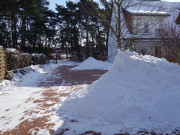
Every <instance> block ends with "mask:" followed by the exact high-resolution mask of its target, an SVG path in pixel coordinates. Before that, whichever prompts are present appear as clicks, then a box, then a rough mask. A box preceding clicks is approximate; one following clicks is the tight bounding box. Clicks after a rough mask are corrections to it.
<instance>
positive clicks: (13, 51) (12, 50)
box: [6, 48, 18, 53]
mask: <svg viewBox="0 0 180 135" xmlns="http://www.w3.org/2000/svg"><path fill="white" fill-rule="evenodd" d="M6 51H7V52H8V53H18V51H17V50H16V49H15V48H6Z"/></svg>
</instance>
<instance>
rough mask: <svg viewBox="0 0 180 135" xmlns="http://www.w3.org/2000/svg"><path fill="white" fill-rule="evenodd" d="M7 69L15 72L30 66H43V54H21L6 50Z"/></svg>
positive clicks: (44, 57)
mask: <svg viewBox="0 0 180 135" xmlns="http://www.w3.org/2000/svg"><path fill="white" fill-rule="evenodd" d="M6 50H7V69H8V71H10V70H15V69H18V68H24V67H27V66H30V65H31V64H33V65H37V64H45V62H46V56H45V55H44V54H29V53H21V52H19V51H17V50H16V49H14V48H7V49H6Z"/></svg>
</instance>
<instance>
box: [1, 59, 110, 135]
mask: <svg viewBox="0 0 180 135" xmlns="http://www.w3.org/2000/svg"><path fill="white" fill-rule="evenodd" d="M84 62H86V61H84ZM95 62H96V63H98V61H97V60H95V59H93V60H91V61H90V63H89V65H88V69H94V68H96V66H94V63H95ZM99 63H101V61H99ZM80 64H81V63H77V62H72V61H59V62H58V64H54V62H53V61H51V62H50V63H49V64H45V65H43V66H42V65H32V66H30V67H26V68H23V69H18V70H17V71H16V72H15V73H14V78H13V80H11V81H9V80H4V81H3V82H2V83H0V134H3V132H5V131H8V130H12V129H14V128H15V127H17V126H18V125H19V124H21V123H23V122H24V121H26V120H28V121H29V122H31V121H33V120H34V119H36V118H38V117H43V116H45V117H47V116H48V117H49V115H51V117H50V118H48V120H49V123H55V125H54V126H53V127H51V129H53V130H55V131H56V130H57V129H58V128H59V127H60V126H61V124H62V123H63V120H59V116H58V115H56V110H57V109H58V108H59V105H58V102H57V103H56V104H55V105H54V106H52V107H51V108H50V109H49V108H48V109H49V110H48V112H49V113H44V112H45V111H47V110H39V109H41V108H40V106H41V105H40V103H35V102H37V101H42V100H43V99H45V97H43V96H42V94H43V93H44V92H46V91H47V89H46V88H44V87H43V86H40V83H41V82H48V81H51V80H48V78H57V79H60V78H61V76H59V74H58V75H57V74H54V73H53V72H54V71H55V69H56V68H58V67H61V66H75V65H80ZM103 64H104V63H103ZM91 65H92V66H91ZM99 65H100V64H97V66H99ZM106 65H108V64H106ZM106 65H104V66H105V67H103V68H106V69H107V68H108V67H107V66H106ZM86 67H87V65H86ZM97 68H98V69H99V67H97ZM58 77H59V78H58ZM73 87H75V88H78V87H80V88H85V87H87V85H86V84H85V85H81V86H78V85H77V86H73ZM51 88H52V91H53V90H54V89H55V90H56V92H57V93H58V92H59V93H61V92H63V94H64V93H68V92H71V91H72V88H71V86H63V83H62V84H59V86H58V85H54V86H53V85H52V86H51ZM51 88H50V89H51ZM50 91H51V90H50ZM53 92H55V91H53ZM59 93H58V94H59ZM56 98H57V97H56ZM60 98H61V99H60V101H64V100H65V99H66V97H60ZM52 103H54V102H53V101H46V103H45V104H52ZM33 111H37V112H33ZM36 130H37V129H36V128H34V127H33V128H32V129H31V133H34V132H35V131H36ZM38 130H39V131H38V134H39V135H48V134H50V132H49V131H48V130H47V129H38ZM29 134H30V133H29Z"/></svg>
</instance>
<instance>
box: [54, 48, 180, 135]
mask: <svg viewBox="0 0 180 135" xmlns="http://www.w3.org/2000/svg"><path fill="white" fill-rule="evenodd" d="M57 113H58V114H59V116H63V115H65V116H64V117H62V119H64V124H63V125H62V126H61V129H62V128H63V127H64V128H68V129H69V130H68V131H66V132H65V133H66V134H68V135H71V134H74V131H76V134H78V133H84V132H85V131H87V129H88V130H89V131H95V132H100V133H102V134H104V135H110V134H115V133H124V132H128V133H130V134H135V133H137V132H138V131H155V132H156V133H161V132H164V133H170V134H172V132H173V130H179V131H180V66H179V65H178V64H174V63H169V62H167V61H166V60H165V59H160V58H155V57H152V56H148V55H146V56H142V55H138V54H137V53H134V52H120V53H119V54H118V56H117V57H116V60H115V62H114V63H113V64H112V66H111V67H110V69H109V71H108V72H107V73H105V74H104V75H103V76H102V77H101V78H100V79H99V80H98V81H96V82H94V83H93V84H92V85H91V86H89V87H88V88H85V89H84V90H81V91H77V92H74V93H72V94H70V95H69V97H68V98H67V99H66V100H65V102H64V103H62V105H61V107H60V108H59V111H58V112H57ZM66 119H74V120H76V121H77V122H74V123H72V122H69V121H68V120H66ZM175 134H176V133H175Z"/></svg>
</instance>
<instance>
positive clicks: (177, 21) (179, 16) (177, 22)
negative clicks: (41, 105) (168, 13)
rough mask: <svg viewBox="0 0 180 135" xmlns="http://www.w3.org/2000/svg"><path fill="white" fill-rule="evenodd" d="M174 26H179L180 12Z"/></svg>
mask: <svg viewBox="0 0 180 135" xmlns="http://www.w3.org/2000/svg"><path fill="white" fill-rule="evenodd" d="M176 24H180V12H179V15H178V16H177V18H176Z"/></svg>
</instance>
